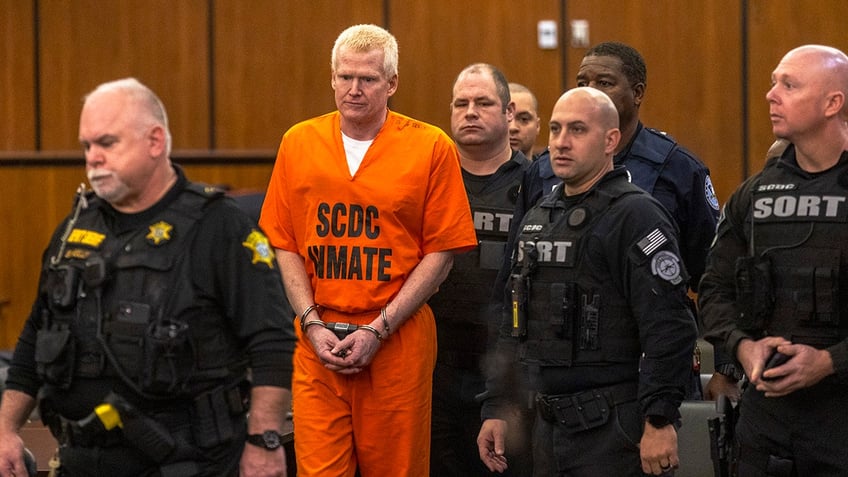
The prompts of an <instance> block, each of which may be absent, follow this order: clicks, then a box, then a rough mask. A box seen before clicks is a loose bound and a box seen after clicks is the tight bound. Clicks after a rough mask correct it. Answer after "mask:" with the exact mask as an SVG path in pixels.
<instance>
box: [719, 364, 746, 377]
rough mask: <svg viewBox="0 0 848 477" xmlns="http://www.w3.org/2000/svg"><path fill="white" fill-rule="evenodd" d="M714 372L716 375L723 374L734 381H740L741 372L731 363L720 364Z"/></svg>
mask: <svg viewBox="0 0 848 477" xmlns="http://www.w3.org/2000/svg"><path fill="white" fill-rule="evenodd" d="M716 372H717V373H718V374H723V375H725V376H727V377H729V378H733V379H735V380H736V381H739V380H740V379H742V370H740V369H739V368H737V367H736V365H734V364H733V363H727V364H722V365H719V366H717V367H716Z"/></svg>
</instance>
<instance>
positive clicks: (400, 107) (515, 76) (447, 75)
mask: <svg viewBox="0 0 848 477" xmlns="http://www.w3.org/2000/svg"><path fill="white" fill-rule="evenodd" d="M518 3H519V4H520V5H517V4H516V3H515V2H507V1H500V0H499V1H494V2H484V3H475V2H457V1H453V0H432V1H428V2H417V3H410V2H405V1H403V0H390V3H389V12H390V18H389V27H390V30H391V31H392V32H393V33H394V34H395V36H396V37H397V38H398V43H399V48H400V60H399V63H400V66H399V77H400V82H399V86H398V91H397V93H395V96H394V97H393V98H392V108H393V109H395V110H397V111H398V112H401V113H404V114H408V115H410V116H413V117H415V118H417V119H420V120H423V121H427V122H429V123H432V124H435V125H437V126H439V127H441V128H442V129H444V130H445V131H446V132H447V133H448V134H450V109H449V105H450V100H451V96H452V88H453V83H454V80H455V79H456V76H457V75H458V74H459V72H460V71H461V70H462V69H463V68H464V67H466V66H468V65H469V64H472V63H477V62H485V63H491V64H493V65H495V66H496V67H498V68H499V69H500V70H502V71H503V72H504V74H505V75H506V77H507V79H508V80H509V81H515V82H518V83H522V84H524V85H525V86H527V87H528V88H530V89H531V90H532V91H533V92H534V94H536V96H537V99H538V100H539V109H540V114H541V116H542V125H543V126H542V131H541V132H540V134H539V139H538V144H539V146H540V147H544V146H545V145H546V144H547V135H548V131H547V123H548V120H549V119H550V111H551V108H552V107H553V104H554V102H555V101H556V98H558V97H559V95H560V93H561V92H562V91H561V88H562V85H561V84H560V82H561V81H560V78H561V76H562V75H561V47H560V48H557V49H554V50H542V49H540V48H539V47H538V44H537V33H536V24H537V22H538V21H539V20H555V21H559V18H560V2H559V0H539V1H532V2H518Z"/></svg>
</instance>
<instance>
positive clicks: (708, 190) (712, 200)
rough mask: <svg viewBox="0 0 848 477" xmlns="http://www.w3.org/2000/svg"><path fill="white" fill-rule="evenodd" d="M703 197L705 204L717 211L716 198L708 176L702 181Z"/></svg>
mask: <svg viewBox="0 0 848 477" xmlns="http://www.w3.org/2000/svg"><path fill="white" fill-rule="evenodd" d="M704 197H706V198H707V203H708V204H710V207H712V208H713V209H715V210H718V208H719V205H718V197H716V193H715V189H714V188H713V181H712V179H710V176H706V178H705V179H704Z"/></svg>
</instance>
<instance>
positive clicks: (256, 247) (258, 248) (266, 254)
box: [241, 229, 274, 269]
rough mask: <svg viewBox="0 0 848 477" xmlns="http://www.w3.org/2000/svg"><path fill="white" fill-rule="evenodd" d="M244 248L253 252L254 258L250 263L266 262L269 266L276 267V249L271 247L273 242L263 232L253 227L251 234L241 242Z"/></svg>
mask: <svg viewBox="0 0 848 477" xmlns="http://www.w3.org/2000/svg"><path fill="white" fill-rule="evenodd" d="M241 244H242V245H243V246H244V248H246V249H248V250H250V251H252V252H253V258H252V259H251V262H250V263H253V264H257V263H264V264H265V265H268V268H272V269H273V268H274V249H273V248H271V243H270V242H269V241H268V237H266V236H265V234H263V233H262V232H260V231H258V230H256V229H252V230H251V231H250V234H249V235H248V236H247V238H246V239H245V240H244V242H242V243H241Z"/></svg>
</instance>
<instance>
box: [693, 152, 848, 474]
mask: <svg viewBox="0 0 848 477" xmlns="http://www.w3.org/2000/svg"><path fill="white" fill-rule="evenodd" d="M846 277H848V151H846V152H843V153H842V156H841V158H840V160H839V162H838V164H837V165H836V166H834V167H832V168H831V169H828V170H826V171H823V172H819V173H808V172H805V171H804V170H802V169H801V168H800V167H799V166H798V163H797V161H796V159H795V149H794V146H789V147H788V148H787V149H786V150H785V151H784V152H783V154H782V155H781V156H780V157H774V158H771V159H769V160H768V162H767V163H766V165H765V167H764V168H763V170H762V171H761V172H760V173H758V174H756V175H754V176H752V177H751V178H749V179H748V180H747V181H746V182H744V183H743V184H742V185H741V186H740V187H739V189H737V191H736V192H735V193H734V194H733V195H732V197H731V198H730V200H729V201H728V202H727V205H726V206H725V209H724V214H723V216H722V219H721V221H720V222H719V226H718V232H717V236H716V242H715V245H714V246H713V248H712V250H711V252H710V256H709V259H708V263H707V269H706V272H705V273H704V276H703V279H702V281H701V293H700V295H699V302H700V305H701V318H702V320H703V323H704V325H705V327H706V333H705V337H706V339H707V340H709V341H711V342H712V343H713V344H714V345H715V346H716V347H717V348H718V347H722V346H724V348H725V349H726V351H727V352H728V353H729V355H730V356H732V357H735V356H736V349H737V346H738V344H739V342H740V341H741V340H742V339H745V338H750V339H753V340H757V339H759V338H762V337H764V336H782V337H784V338H786V339H788V340H790V341H792V342H793V343H797V344H806V345H810V346H813V347H815V348H818V349H826V350H828V351H829V352H830V354H831V357H832V359H833V367H834V369H835V371H836V373H835V374H834V375H831V376H828V377H826V378H825V379H823V380H822V381H820V382H819V383H817V384H815V385H813V386H811V387H808V388H804V389H800V390H798V391H795V392H792V393H791V394H788V395H786V396H783V397H768V398H767V397H765V396H764V394H763V393H762V392H761V391H758V390H757V389H756V388H754V387H753V386H747V387H746V389H745V390H744V391H743V394H742V398H741V401H740V404H739V406H738V411H739V421H738V424H737V427H736V438H737V443H738V446H739V447H738V452H739V455H738V459H739V462H738V475H739V476H743V477H745V476H747V477H751V476H766V475H769V476H777V477H789V476H800V475H816V476H837V475H848V460H846V459H845V449H846V448H848V433H846V432H845V429H846V428H848V413H846V412H845V409H846V407H847V406H848V300H846V298H845V297H848V279H846ZM737 365H739V364H738V363H737Z"/></svg>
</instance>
